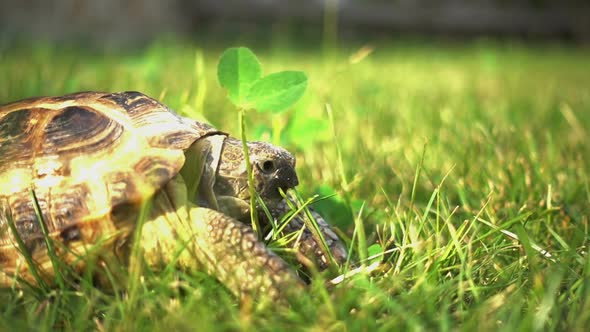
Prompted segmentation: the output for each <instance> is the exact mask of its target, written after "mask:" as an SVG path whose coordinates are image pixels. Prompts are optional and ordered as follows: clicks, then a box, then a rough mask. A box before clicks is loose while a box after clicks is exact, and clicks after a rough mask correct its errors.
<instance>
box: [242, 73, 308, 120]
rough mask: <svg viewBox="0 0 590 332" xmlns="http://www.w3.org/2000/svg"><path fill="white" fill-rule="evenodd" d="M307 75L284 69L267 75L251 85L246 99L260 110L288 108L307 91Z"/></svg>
mask: <svg viewBox="0 0 590 332" xmlns="http://www.w3.org/2000/svg"><path fill="white" fill-rule="evenodd" d="M306 88H307V76H306V75H305V73H303V72H300V71H282V72H278V73H273V74H270V75H267V76H265V77H263V78H261V79H259V80H258V81H256V82H255V83H254V84H253V85H252V87H250V93H249V94H248V96H247V97H246V101H247V102H248V103H250V104H251V105H252V106H253V107H254V108H255V109H256V110H257V111H259V112H268V111H271V112H274V113H278V112H281V111H284V110H286V109H287V108H289V107H290V106H292V105H293V104H295V102H297V100H299V98H301V96H303V93H304V92H305V89H306Z"/></svg>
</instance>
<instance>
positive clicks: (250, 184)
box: [238, 109, 262, 238]
mask: <svg viewBox="0 0 590 332" xmlns="http://www.w3.org/2000/svg"><path fill="white" fill-rule="evenodd" d="M244 113H245V110H244V109H239V110H238V115H239V121H240V137H241V138H242V148H243V149H244V159H245V161H246V172H247V173H248V190H249V191H250V220H251V223H252V229H253V230H254V232H255V233H256V234H257V235H258V237H259V238H261V236H262V234H261V231H260V225H259V223H258V213H257V211H256V189H255V188H254V176H253V175H252V165H251V164H250V152H249V151H248V141H247V140H246V120H245V118H244Z"/></svg>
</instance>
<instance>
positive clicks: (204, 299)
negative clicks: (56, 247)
mask: <svg viewBox="0 0 590 332" xmlns="http://www.w3.org/2000/svg"><path fill="white" fill-rule="evenodd" d="M226 46H227V47H230V46H234V45H223V47H226ZM3 47H4V48H0V104H1V103H6V102H9V101H13V100H16V99H20V98H25V97H30V96H36V95H54V94H64V93H67V92H74V91H80V90H107V91H121V90H139V91H142V92H144V93H146V94H148V95H151V96H153V97H156V98H159V99H160V100H161V101H162V102H164V103H165V104H167V105H168V106H170V107H171V108H173V109H175V110H177V111H179V112H181V113H185V114H189V115H191V116H194V117H197V118H200V119H202V118H205V119H207V120H208V121H209V122H211V123H212V124H214V125H215V126H217V127H219V128H221V129H223V130H226V131H228V132H230V133H233V134H238V120H237V113H236V112H235V110H234V108H233V107H232V105H231V104H230V102H229V101H228V100H227V99H226V97H225V96H224V92H223V90H222V89H221V88H220V87H219V86H218V84H217V81H216V77H215V74H216V64H217V58H218V57H219V55H220V54H221V52H222V51H223V49H222V48H221V47H219V46H214V47H211V46H208V45H207V44H199V43H181V42H173V41H166V42H158V43H154V44H153V45H151V46H150V47H147V48H143V49H139V50H133V51H128V52H122V51H113V52H112V53H106V52H99V53H97V52H92V51H89V50H87V49H86V50H85V49H83V48H75V47H68V48H58V47H52V46H49V45H47V44H40V43H35V44H33V45H31V44H20V46H18V47H16V46H15V47H10V48H9V47H5V46H3ZM251 47H252V48H253V50H254V51H255V52H256V53H257V54H258V55H259V57H260V59H261V61H262V63H263V68H264V69H265V71H267V72H274V71H278V70H286V69H296V70H304V71H305V72H306V73H307V74H308V76H309V87H308V91H307V92H306V95H305V97H304V99H303V100H302V101H300V102H299V103H298V104H297V105H296V107H295V108H294V109H291V110H290V111H288V112H287V113H284V114H281V115H279V116H277V117H275V118H272V117H271V116H270V115H267V114H249V115H248V128H249V133H248V137H249V138H250V139H265V140H269V141H273V142H278V143H280V144H281V145H282V146H284V147H286V148H288V149H289V150H291V151H293V152H295V153H296V155H297V160H298V171H299V174H300V180H301V185H300V187H299V191H300V192H301V193H302V195H303V196H304V197H310V196H312V195H313V194H316V193H319V194H320V195H331V194H333V193H337V195H336V196H330V198H329V199H326V200H324V201H322V202H320V203H318V206H317V209H318V210H320V211H321V212H322V213H323V214H324V215H325V216H326V218H327V219H329V221H330V222H331V223H332V224H334V225H337V226H338V227H339V229H340V230H341V231H342V234H343V236H344V237H345V240H346V241H347V244H348V245H349V246H350V247H352V248H353V257H354V261H358V260H359V259H360V258H361V257H366V256H367V248H368V251H369V252H370V253H375V252H379V246H377V245H375V244H379V245H381V246H383V247H386V248H388V249H394V250H393V251H392V252H391V253H389V254H388V255H386V256H385V257H384V258H383V260H382V265H381V266H380V268H379V269H378V270H377V271H374V272H373V273H371V274H363V273H361V274H359V275H356V276H354V277H352V278H350V279H347V280H346V281H344V282H342V283H340V284H339V285H337V286H335V287H332V288H329V289H326V288H325V287H324V286H323V283H324V281H325V280H324V279H323V278H329V277H332V276H318V277H317V279H316V282H315V283H314V284H313V285H312V286H311V287H310V288H309V291H308V293H306V294H301V297H302V298H301V304H300V305H295V306H293V307H292V308H290V309H287V308H284V307H277V308H272V309H264V310H255V309H252V308H249V307H248V306H242V307H240V306H238V305H237V303H236V301H235V299H233V298H232V297H231V296H230V295H229V294H228V293H227V291H225V290H223V289H222V288H221V287H218V286H217V284H216V283H215V282H214V281H213V280H211V278H207V277H206V276H203V275H201V274H198V273H194V274H191V275H184V274H182V273H180V272H177V271H167V272H163V273H160V274H155V275H153V274H147V275H146V276H145V278H144V279H143V283H142V284H141V285H140V286H139V287H138V289H135V290H134V291H133V292H123V291H122V292H118V293H115V294H112V293H110V292H106V291H101V290H99V289H95V288H93V287H90V286H84V285H82V286H81V287H80V289H71V290H65V291H64V290H61V291H59V292H54V293H50V294H47V293H41V294H35V293H34V292H31V291H25V292H23V291H19V290H13V291H10V290H5V291H2V292H0V303H2V305H0V330H8V331H10V330H22V329H30V330H51V329H53V328H63V329H66V330H75V331H83V330H92V329H98V330H104V331H112V330H118V329H120V330H140V329H141V330H142V331H144V330H154V331H161V330H163V329H164V328H168V329H174V330H198V331H206V330H234V329H244V330H273V331H274V330H277V329H279V330H287V329H292V330H295V329H301V330H313V331H318V330H325V331H341V330H350V331H357V330H360V331H374V330H383V331H403V330H439V329H440V330H455V329H456V328H462V329H464V330H474V329H478V330H498V329H503V330H518V331H521V330H558V331H562V330H566V329H569V330H584V327H585V326H586V327H587V326H588V325H589V324H590V299H589V296H590V257H589V256H588V247H587V246H588V241H589V240H590V231H589V229H588V227H589V225H588V217H589V215H590V213H589V212H590V187H589V180H588V174H589V171H590V148H589V147H588V144H587V142H588V141H589V139H590V49H588V48H586V49H583V48H574V47H571V46H562V47H559V46H556V45H532V46H531V45H525V44H520V43H509V42H502V43H500V42H498V43H494V42H467V43H465V44H458V43H441V42H424V43H419V42H396V43H390V44H387V43H382V44H376V45H375V49H374V51H373V52H372V53H370V54H369V55H368V56H366V57H364V58H362V57H361V56H360V54H359V52H357V51H358V49H359V47H352V46H348V47H347V48H344V49H342V50H341V51H339V52H334V53H333V54H331V55H330V56H327V55H325V54H322V52H321V51H317V50H313V49H312V48H309V47H307V48H297V47H295V46H291V47H284V46H282V47H279V46H276V47H270V48H262V47H259V48H257V47H256V46H251ZM360 53H362V52H360ZM351 59H352V60H354V61H351ZM359 60H360V61H359ZM327 109H330V110H331V115H332V119H331V118H330V117H329V115H328V112H327ZM339 152H340V156H339ZM355 229H356V231H355ZM361 230H364V232H362V231H361ZM353 234H355V235H354V236H353ZM369 263H370V262H368V263H367V264H369Z"/></svg>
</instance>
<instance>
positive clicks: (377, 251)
mask: <svg viewBox="0 0 590 332" xmlns="http://www.w3.org/2000/svg"><path fill="white" fill-rule="evenodd" d="M367 252H368V254H369V257H372V258H371V260H370V263H375V262H381V261H382V260H383V247H381V245H380V244H378V243H375V244H372V245H371V246H369V248H367Z"/></svg>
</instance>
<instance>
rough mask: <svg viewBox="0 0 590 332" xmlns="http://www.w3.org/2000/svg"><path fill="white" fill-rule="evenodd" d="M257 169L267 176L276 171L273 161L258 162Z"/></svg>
mask: <svg viewBox="0 0 590 332" xmlns="http://www.w3.org/2000/svg"><path fill="white" fill-rule="evenodd" d="M258 168H259V169H260V170H261V171H262V172H264V173H267V174H270V173H272V172H274V171H276V169H277V168H276V166H275V162H274V161H273V160H265V161H262V162H259V163H258Z"/></svg>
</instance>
